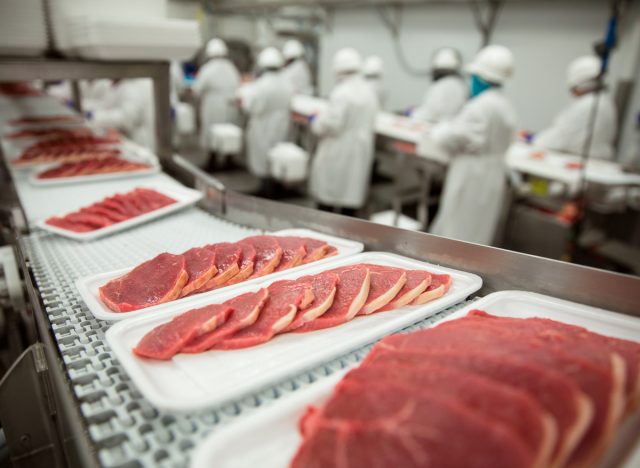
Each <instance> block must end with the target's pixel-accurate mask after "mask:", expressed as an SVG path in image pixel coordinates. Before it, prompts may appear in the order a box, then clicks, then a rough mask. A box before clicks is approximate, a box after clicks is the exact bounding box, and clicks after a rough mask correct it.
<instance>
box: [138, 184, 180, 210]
mask: <svg viewBox="0 0 640 468" xmlns="http://www.w3.org/2000/svg"><path fill="white" fill-rule="evenodd" d="M131 196H132V197H134V198H137V199H139V200H144V201H145V202H147V203H148V204H149V205H150V206H151V207H152V209H153V210H157V209H159V208H163V207H165V206H168V205H171V204H173V203H175V202H176V201H175V200H174V199H173V198H171V197H168V196H166V195H165V194H163V193H160V192H158V191H156V190H152V189H147V188H137V189H134V190H133V192H131Z"/></svg>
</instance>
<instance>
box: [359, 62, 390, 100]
mask: <svg viewBox="0 0 640 468" xmlns="http://www.w3.org/2000/svg"><path fill="white" fill-rule="evenodd" d="M362 74H363V75H364V79H365V81H366V82H367V83H369V86H371V87H372V88H373V92H374V93H375V95H376V96H378V106H379V107H380V109H382V108H384V104H385V101H386V99H387V93H386V91H385V90H384V86H383V83H382V77H383V75H384V63H383V62H382V59H381V58H380V57H378V56H377V55H371V56H369V57H367V58H366V59H365V61H364V65H363V66H362Z"/></svg>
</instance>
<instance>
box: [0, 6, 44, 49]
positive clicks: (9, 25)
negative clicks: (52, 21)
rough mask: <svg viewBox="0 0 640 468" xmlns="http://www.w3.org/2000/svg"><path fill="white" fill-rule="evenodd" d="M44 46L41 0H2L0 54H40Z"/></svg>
mask: <svg viewBox="0 0 640 468" xmlns="http://www.w3.org/2000/svg"><path fill="white" fill-rule="evenodd" d="M46 48H47V29H46V25H45V15H44V5H43V0H2V2H0V55H40V54H41V53H43V52H44V51H45V50H46Z"/></svg>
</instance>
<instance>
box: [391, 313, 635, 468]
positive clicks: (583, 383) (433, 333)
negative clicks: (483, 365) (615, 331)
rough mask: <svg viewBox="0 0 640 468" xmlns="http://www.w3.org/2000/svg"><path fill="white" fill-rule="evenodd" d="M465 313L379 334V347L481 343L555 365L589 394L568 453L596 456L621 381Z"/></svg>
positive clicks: (587, 459)
mask: <svg viewBox="0 0 640 468" xmlns="http://www.w3.org/2000/svg"><path fill="white" fill-rule="evenodd" d="M478 322H479V321H478V320H469V317H465V318H462V319H458V320H453V321H450V322H446V323H443V324H442V325H439V326H438V327H435V328H431V329H428V330H421V331H419V332H416V333H411V334H401V335H394V336H391V337H387V338H385V339H384V340H382V343H384V344H383V345H382V347H387V348H394V349H403V350H409V351H419V350H420V349H423V348H424V347H426V346H436V347H440V349H442V350H458V351H460V350H467V351H472V350H474V349H482V350H483V352H486V353H491V354H494V355H498V356H506V357H514V356H516V357H520V358H523V359H524V358H526V359H527V360H528V361H529V362H533V363H535V364H538V365H541V366H543V367H546V368H549V369H553V370H555V371H557V372H559V373H562V374H565V375H566V376H567V377H569V378H571V379H572V380H573V381H574V382H575V383H576V384H577V385H578V387H579V388H580V390H581V391H582V392H584V393H585V394H586V395H587V396H588V397H589V398H590V399H591V402H592V404H593V408H594V416H593V419H592V421H591V425H590V427H589V429H588V430H587V433H586V434H585V436H584V438H583V439H582V440H581V442H580V444H579V445H578V447H577V448H576V450H575V451H574V453H573V454H572V455H571V458H570V460H569V462H570V464H574V463H575V464H583V465H581V466H588V465H589V464H592V463H593V462H594V460H595V459H597V458H598V457H599V456H600V454H601V452H602V448H603V447H604V445H605V444H606V442H607V441H608V440H609V438H610V437H611V434H612V431H613V428H614V427H615V424H617V422H618V420H619V417H620V408H621V407H622V401H623V388H622V384H623V383H622V382H615V381H614V375H613V373H612V372H610V370H605V369H602V368H601V367H599V366H595V365H593V364H592V363H591V362H589V361H588V360H586V359H584V358H582V357H580V356H577V355H574V354H571V353H569V352H568V351H565V350H558V349H549V347H548V346H546V345H543V344H542V343H541V342H540V341H539V340H532V339H523V338H522V336H520V335H519V334H517V333H510V332H509V330H508V329H506V328H505V330H499V329H497V328H496V327H489V326H486V325H482V324H481V323H478Z"/></svg>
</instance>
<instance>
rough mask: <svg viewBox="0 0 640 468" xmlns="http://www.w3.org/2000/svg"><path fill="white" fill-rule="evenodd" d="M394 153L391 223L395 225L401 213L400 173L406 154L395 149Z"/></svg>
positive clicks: (401, 172)
mask: <svg viewBox="0 0 640 468" xmlns="http://www.w3.org/2000/svg"><path fill="white" fill-rule="evenodd" d="M395 155H396V173H395V177H394V178H393V182H394V190H393V200H392V201H391V205H392V207H393V225H394V226H396V227H397V226H398V223H399V222H400V214H402V175H403V174H404V166H405V162H406V159H407V156H406V154H404V153H403V152H402V151H396V152H395Z"/></svg>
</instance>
